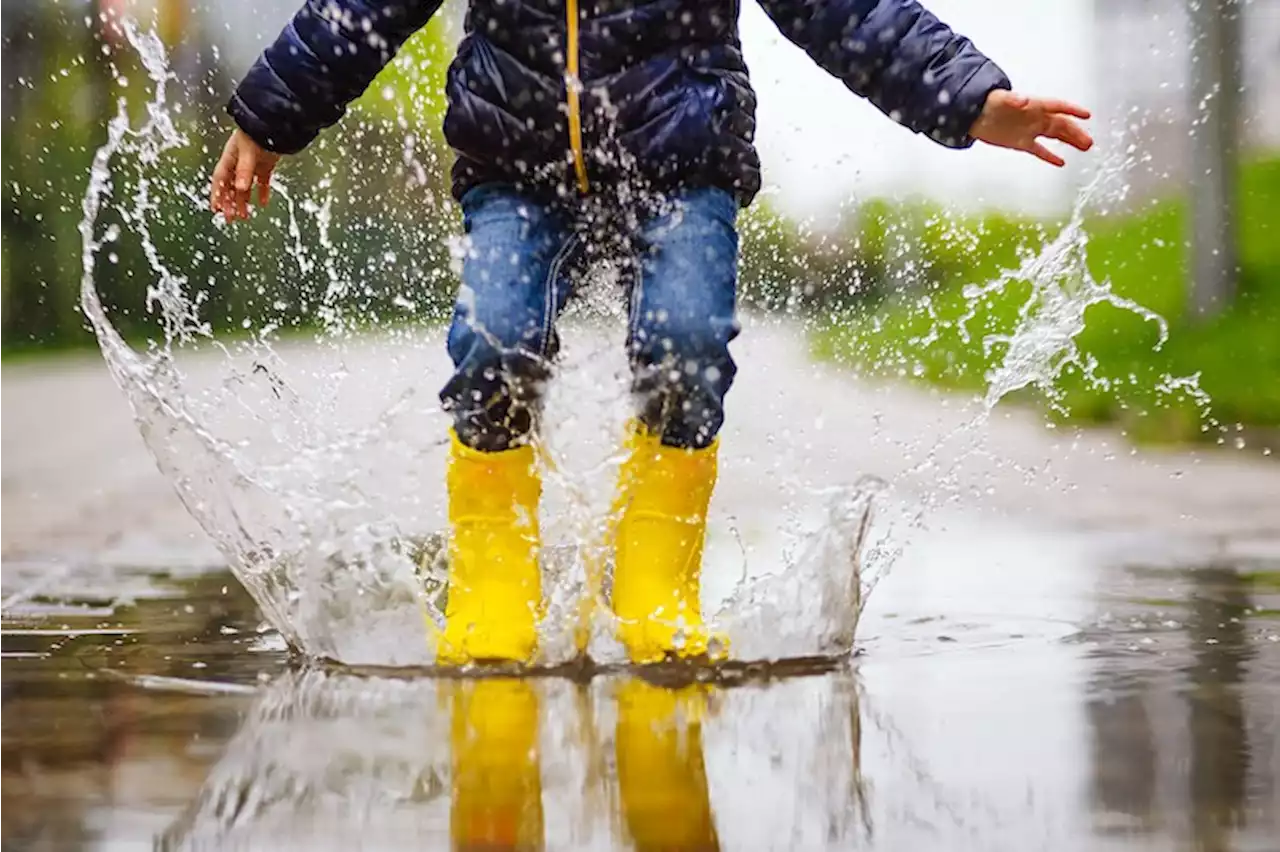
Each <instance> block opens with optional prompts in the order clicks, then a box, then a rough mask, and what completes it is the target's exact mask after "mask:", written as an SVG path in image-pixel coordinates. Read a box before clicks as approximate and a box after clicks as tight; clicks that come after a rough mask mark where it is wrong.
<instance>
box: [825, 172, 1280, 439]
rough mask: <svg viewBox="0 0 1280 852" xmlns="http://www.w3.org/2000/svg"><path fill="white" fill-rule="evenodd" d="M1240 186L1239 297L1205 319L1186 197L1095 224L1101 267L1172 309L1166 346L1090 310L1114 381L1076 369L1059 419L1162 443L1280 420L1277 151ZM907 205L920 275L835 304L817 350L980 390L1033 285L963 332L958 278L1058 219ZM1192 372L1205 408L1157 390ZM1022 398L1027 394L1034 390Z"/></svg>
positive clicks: (979, 279) (997, 260)
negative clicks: (912, 284) (918, 210)
mask: <svg viewBox="0 0 1280 852" xmlns="http://www.w3.org/2000/svg"><path fill="white" fill-rule="evenodd" d="M1240 189H1241V194H1240V244H1241V267H1242V269H1241V278H1240V288H1239V292H1238V294H1237V296H1236V298H1235V300H1234V302H1233V303H1232V304H1231V305H1230V306H1229V307H1228V308H1227V309H1226V310H1224V311H1223V312H1222V313H1220V314H1219V315H1217V316H1215V317H1214V318H1212V319H1210V320H1205V321H1197V320H1194V319H1193V318H1192V317H1190V316H1188V313H1187V299H1186V290H1187V283H1186V282H1187V262H1188V260H1187V255H1188V251H1187V246H1186V233H1187V222H1186V215H1187V214H1186V207H1185V204H1184V203H1183V202H1182V201H1181V200H1178V199H1170V200H1165V201H1161V202H1158V203H1156V204H1154V205H1152V206H1150V207H1148V208H1147V209H1145V210H1144V211H1142V212H1140V213H1134V214H1129V215H1126V216H1116V217H1098V218H1094V219H1092V220H1091V221H1088V222H1087V223H1086V226H1085V230H1086V232H1087V234H1088V244H1087V258H1088V260H1087V265H1088V268H1089V270H1090V272H1091V273H1092V275H1093V276H1094V277H1095V278H1096V279H1097V280H1099V281H1102V280H1106V281H1109V282H1110V284H1111V287H1112V290H1113V291H1114V292H1115V293H1116V294H1117V295H1120V296H1123V297H1125V298H1128V299H1131V300H1133V301H1135V302H1137V303H1139V304H1141V305H1143V306H1145V307H1146V308H1148V309H1150V310H1152V311H1155V312H1156V313H1159V314H1160V315H1161V316H1163V317H1164V318H1165V319H1166V320H1167V321H1168V323H1169V338H1168V341H1167V342H1166V343H1165V345H1164V346H1163V347H1160V348H1157V343H1158V337H1159V332H1158V328H1157V326H1156V325H1155V324H1154V323H1151V322H1148V321H1146V320H1144V319H1143V318H1142V317H1140V316H1138V315H1137V314H1134V313H1131V312H1128V311H1124V310H1120V309H1117V308H1115V307H1112V306H1110V305H1097V306H1094V307H1092V308H1090V309H1089V311H1088V312H1087V313H1086V315H1085V321H1086V324H1085V328H1084V330H1083V331H1081V332H1080V334H1079V335H1078V337H1077V338H1076V339H1077V342H1078V344H1079V348H1080V350H1081V352H1082V353H1084V354H1085V356H1086V359H1087V358H1092V359H1096V367H1095V369H1094V372H1095V374H1096V375H1097V376H1098V377H1101V378H1102V379H1104V380H1105V382H1106V386H1104V387H1099V386H1098V385H1097V384H1095V383H1093V382H1090V381H1087V380H1086V379H1085V378H1084V377H1083V376H1082V375H1081V374H1080V371H1079V370H1078V369H1074V368H1070V367H1069V368H1068V369H1067V370H1065V371H1064V374H1063V375H1062V376H1061V377H1060V378H1059V379H1058V380H1057V382H1056V383H1055V397H1056V399H1055V400H1054V402H1055V405H1054V409H1055V410H1054V411H1053V412H1052V416H1053V417H1055V418H1056V419H1059V420H1066V421H1069V422H1076V423H1118V424H1120V425H1121V426H1122V427H1123V428H1125V429H1126V430H1128V431H1130V432H1131V433H1132V434H1133V435H1134V437H1136V438H1138V439H1141V440H1148V441H1159V442H1167V441H1187V440H1196V439H1204V438H1206V437H1207V438H1210V439H1213V440H1218V439H1219V438H1220V437H1222V436H1223V435H1224V433H1225V434H1226V435H1228V436H1229V435H1233V434H1234V433H1235V429H1236V424H1243V425H1244V426H1248V427H1263V428H1271V427H1275V426H1276V425H1277V424H1280V215H1278V214H1277V212H1276V211H1278V210H1280V159H1270V160H1266V161H1261V162H1255V163H1250V164H1248V165H1247V166H1246V167H1245V168H1244V169H1243V172H1242V178H1241V187H1240ZM877 215H883V214H877ZM900 215H902V216H903V217H904V218H903V219H901V220H899V225H898V227H899V230H904V229H905V230H906V231H909V232H910V233H911V237H912V238H913V239H915V240H916V241H917V248H916V253H917V255H918V256H919V257H921V258H923V261H924V262H923V266H924V268H925V269H926V270H927V271H926V273H924V274H923V275H921V276H918V277H920V278H924V279H925V280H924V282H923V283H922V284H920V285H919V286H918V287H917V289H916V290H915V292H914V293H911V294H909V295H898V296H895V297H890V298H887V299H885V300H882V301H879V302H877V303H874V304H870V303H864V304H863V305H861V306H859V307H857V308H855V309H853V310H851V311H848V312H844V313H842V314H840V315H839V317H838V319H837V320H836V321H834V322H830V323H826V324H824V325H823V326H822V327H821V328H820V329H819V330H818V331H817V332H816V335H815V340H814V347H815V350H816V352H817V353H818V354H819V355H821V356H823V357H827V358H831V359H834V360H838V361H841V362H843V363H848V364H850V365H851V366H854V367H856V368H857V369H859V370H860V371H861V372H863V373H864V374H868V375H871V376H878V377H888V378H909V379H913V380H919V381H925V382H929V383H933V384H937V385H940V386H944V387H950V388H959V389H973V390H976V389H981V388H984V387H985V386H986V384H987V381H986V375H987V373H988V371H989V370H990V369H991V368H992V367H993V366H994V365H995V364H997V363H999V361H1000V360H1001V358H1002V356H1003V353H1004V347H1003V346H1001V345H996V346H994V347H993V348H992V351H991V352H989V353H987V352H984V346H983V343H982V339H983V337H984V336H985V335H989V334H993V333H997V334H998V333H1007V332H1009V331H1010V330H1012V329H1013V328H1014V326H1015V324H1016V321H1017V316H1018V310H1019V309H1020V308H1021V307H1022V305H1023V304H1024V302H1025V301H1026V299H1027V297H1028V295H1029V294H1030V292H1031V288H1030V285H1029V284H1027V283H1026V282H1011V283H1010V284H1009V285H1008V286H1006V287H1005V288H1004V289H1003V290H1002V291H1001V292H999V293H997V294H995V295H993V296H992V297H990V298H987V299H985V300H983V301H981V303H980V304H978V305H977V306H976V310H974V312H973V315H972V318H971V319H970V321H969V322H968V323H967V329H968V331H969V334H970V336H969V339H967V340H966V339H965V337H964V336H963V334H962V333H961V324H960V319H961V318H962V317H963V316H964V315H965V314H966V311H969V310H973V307H972V306H971V305H970V304H969V301H968V300H966V299H965V297H964V295H963V292H962V290H963V288H964V286H965V285H967V284H982V283H984V282H988V281H993V280H995V279H996V278H997V277H998V276H999V275H1000V273H1001V272H1002V271H1003V270H1008V269H1016V268H1017V267H1018V265H1019V256H1020V251H1026V250H1030V251H1038V250H1039V249H1040V248H1041V246H1043V244H1044V243H1045V241H1046V240H1047V239H1051V238H1052V237H1053V236H1055V235H1056V234H1057V233H1058V230H1059V228H1060V225H1044V224H1038V223H1035V222H1031V221H1019V220H1014V219H1008V218H1004V217H983V218H972V219H968V220H963V221H959V222H956V221H955V220H954V219H953V220H950V221H951V223H950V225H948V226H947V227H946V229H945V230H943V226H941V225H939V224H938V222H939V221H941V217H938V216H936V215H935V216H933V217H932V218H931V219H929V220H928V221H931V222H933V224H932V225H925V226H923V227H922V226H921V225H920V223H921V222H923V221H926V220H925V219H924V218H922V217H921V216H920V215H919V214H914V215H913V214H911V213H909V212H908V213H904V214H900ZM1196 374H1198V375H1199V384H1200V387H1201V388H1202V389H1203V390H1204V391H1205V392H1206V393H1207V394H1208V395H1209V396H1210V397H1211V400H1212V402H1211V405H1210V416H1208V417H1204V416H1203V415H1202V411H1201V406H1200V405H1198V404H1197V403H1196V402H1195V401H1194V400H1193V399H1191V398H1190V397H1189V396H1188V395H1186V394H1181V393H1162V392H1160V391H1158V390H1157V386H1158V385H1159V384H1160V383H1161V381H1162V379H1164V377H1166V376H1174V377H1178V376H1190V375H1196ZM1015 398H1020V399H1022V400H1023V401H1026V399H1027V394H1025V393H1020V394H1016V395H1015ZM1041 401H1042V402H1043V401H1044V400H1043V398H1041ZM1217 424H1221V426H1220V427H1219V426H1218V425H1217ZM1228 440H1230V438H1229V437H1228Z"/></svg>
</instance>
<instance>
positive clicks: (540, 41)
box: [211, 0, 1092, 663]
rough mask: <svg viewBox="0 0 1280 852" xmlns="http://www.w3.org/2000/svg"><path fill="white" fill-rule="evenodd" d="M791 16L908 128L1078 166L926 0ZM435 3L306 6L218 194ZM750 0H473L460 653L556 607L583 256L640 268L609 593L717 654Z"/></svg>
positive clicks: (840, 6)
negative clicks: (548, 503) (547, 586)
mask: <svg viewBox="0 0 1280 852" xmlns="http://www.w3.org/2000/svg"><path fill="white" fill-rule="evenodd" d="M760 2H761V4H762V5H763V6H764V9H765V11H766V12H767V13H768V14H769V15H770V17H772V18H773V20H774V21H775V23H776V24H777V25H778V27H779V28H780V29H781V30H782V32H783V33H784V34H785V35H786V36H787V38H789V39H790V40H791V41H793V42H794V43H795V44H797V45H799V46H800V47H801V48H803V49H804V50H806V51H807V52H808V53H809V55H810V56H811V57H812V58H813V59H814V61H816V62H817V63H818V64H819V65H821V66H822V67H823V68H824V69H825V70H827V71H828V72H830V73H831V74H833V75H835V76H836V77H838V78H839V79H840V80H842V81H843V82H844V83H845V85H846V86H848V87H849V88H850V89H851V90H853V91H854V92H855V93H857V94H859V95H861V96H863V97H865V98H867V99H869V100H870V101H871V102H872V103H873V104H875V106H877V107H878V108H879V109H880V110H882V111H883V112H885V113H886V114H888V115H889V117H891V118H892V119H894V120H895V121H897V122H899V123H901V124H903V125H905V126H906V127H908V128H910V129H911V130H913V131H915V132H917V133H924V134H926V135H928V136H929V138H931V139H933V140H934V141H935V142H938V143H939V144H942V145H944V146H947V147H951V148H965V147H968V146H970V145H972V144H973V142H974V140H981V141H983V142H986V143H988V144H991V145H998V146H1001V147H1005V148H1014V149H1017V150H1022V151H1027V152H1029V153H1031V154H1034V155H1035V156H1037V157H1039V158H1040V159H1042V160H1045V161H1047V162H1049V163H1052V164H1053V165H1056V166H1060V165H1062V162H1063V161H1062V160H1061V158H1059V157H1058V156H1057V155H1056V154H1054V153H1052V152H1050V151H1049V150H1048V149H1047V148H1045V147H1044V146H1043V145H1042V144H1041V143H1040V142H1039V141H1038V140H1039V138H1040V137H1048V138H1052V139H1057V140H1060V141H1063V142H1066V143H1067V144H1069V145H1072V146H1073V147H1075V148H1077V149H1079V150H1081V151H1084V150H1088V148H1089V147H1090V146H1091V145H1092V140H1091V139H1090V137H1089V135H1088V134H1087V133H1086V132H1085V131H1084V129H1083V128H1082V127H1081V126H1080V125H1079V124H1077V123H1076V122H1075V121H1074V120H1073V119H1072V117H1073V116H1074V117H1075V118H1088V117H1089V116H1088V113H1087V112H1086V111H1085V110H1083V109H1081V108H1080V107H1077V106H1074V105H1072V104H1069V103H1065V102H1062V101H1056V100H1039V99H1035V98H1029V97H1026V96H1024V95H1018V94H1014V93H1013V92H1011V91H1010V85H1009V80H1008V78H1007V77H1006V76H1005V74H1004V73H1003V72H1002V71H1001V70H1000V69H999V68H998V67H997V66H996V65H995V63H993V62H992V61H991V60H989V59H987V58H986V57H985V56H984V55H983V54H982V53H980V52H979V51H978V50H977V49H976V48H975V47H974V46H973V44H971V43H970V42H969V41H968V40H967V39H965V38H963V37H961V36H959V35H957V34H955V33H953V32H952V31H951V30H950V29H948V28H947V26H946V25H944V24H943V23H942V22H941V21H939V20H938V19H937V18H935V17H934V16H933V15H931V14H930V13H929V12H928V11H926V10H925V9H924V8H922V7H921V6H920V5H919V4H918V3H917V2H915V0H760ZM440 4H441V0H306V5H305V6H304V7H303V9H302V10H301V11H300V12H298V14H297V15H296V16H295V17H294V18H293V20H292V21H291V22H290V23H289V25H288V26H287V27H286V28H285V30H284V31H283V32H282V33H281V34H280V36H279V38H277V39H276V41H275V43H274V44H272V45H271V46H270V47H268V48H267V50H266V51H265V52H264V53H263V54H262V56H261V58H259V59H258V61H257V62H256V63H255V64H254V65H253V67H252V68H251V69H250V70H249V73H248V75H247V76H246V77H245V79H244V81H243V82H242V83H241V84H240V86H239V88H238V89H237V91H236V93H235V95H234V96H233V97H232V99H231V103H230V106H229V110H230V113H231V115H232V117H233V118H234V119H235V121H236V123H237V124H238V125H239V129H238V130H236V131H235V132H234V133H233V134H232V136H231V139H230V140H229V141H228V142H227V145H226V148H225V149H224V151H223V153H222V157H221V159H220V161H219V162H218V165H217V168H216V170H215V171H214V174H213V185H212V198H211V204H212V207H213V210H214V211H215V212H219V213H222V214H223V215H224V216H225V217H226V218H227V219H229V220H231V219H243V218H245V217H246V216H247V215H248V205H249V200H250V196H251V190H252V188H253V186H254V184H255V183H256V185H257V190H258V193H257V201H258V204H259V205H262V204H266V203H267V198H268V193H269V188H268V187H269V181H270V177H271V172H272V170H273V169H274V168H275V166H276V163H277V162H278V161H279V159H280V156H281V155H283V154H294V153H297V152H298V151H301V150H302V149H303V148H305V147H306V146H307V145H308V144H309V143H310V142H311V141H312V140H313V139H314V138H315V137H316V135H317V134H318V133H319V132H320V130H321V129H323V128H325V127H328V126H329V125H331V124H333V123H335V122H336V121H338V119H340V118H341V117H342V115H343V113H344V111H345V108H346V106H347V104H348V103H350V102H351V101H352V100H353V99H355V98H356V97H357V96H359V95H360V94H361V93H362V92H363V91H364V90H365V88H366V87H367V86H368V85H369V83H370V82H371V81H372V80H373V78H374V77H375V76H376V75H377V73H378V72H379V70H381V69H382V67H383V66H385V65H386V64H387V62H388V61H390V59H391V58H392V56H393V55H394V53H395V51H396V49H397V48H399V47H400V45H401V44H403V43H404V41H405V40H406V39H407V38H408V37H409V36H410V35H412V34H413V33H414V32H415V31H416V30H418V29H419V28H420V27H422V26H423V25H424V24H426V22H427V20H428V19H429V18H430V17H431V15H432V14H433V13H434V12H435V11H436V10H437V9H438V8H439V6H440ZM738 7H739V0H648V2H640V0H470V5H469V8H468V12H467V19H466V36H465V38H463V40H462V42H461V44H460V45H459V47H458V53H457V57H456V58H455V59H454V61H453V63H452V64H451V66H450V67H449V73H448V81H447V83H446V92H447V95H448V112H447V115H446V116H445V120H444V131H445V137H446V139H447V140H448V142H449V145H450V146H451V147H452V148H453V150H454V152H455V154H456V161H455V163H454V166H453V173H452V177H453V193H454V195H455V197H456V198H457V199H458V200H459V201H460V202H461V206H462V211H463V216H464V226H465V230H466V233H467V235H468V245H469V249H468V251H467V254H466V257H465V260H464V262H463V268H462V279H463V293H462V295H460V296H459V299H458V303H457V307H456V309H455V311H454V316H453V324H452V327H451V329H450V331H449V336H448V350H449V355H450V356H451V358H452V359H453V363H454V365H455V367H456V370H455V372H454V374H453V377H452V378H451V379H450V380H449V382H448V384H447V385H446V386H445V388H444V390H443V391H442V393H441V399H442V400H443V402H444V405H445V407H446V408H447V409H448V410H449V411H450V412H451V413H452V415H453V418H454V428H453V435H452V450H451V456H450V461H449V467H448V477H447V479H448V490H449V520H450V524H451V528H452V534H451V540H450V560H449V596H448V605H447V607H446V613H445V616H446V622H447V626H446V629H445V632H444V635H443V637H442V641H441V643H440V646H441V647H440V653H439V658H440V660H441V662H444V663H465V662H470V661H476V660H507V661H519V662H527V661H530V660H531V659H533V657H534V655H535V653H536V644H537V633H536V629H535V628H536V625H537V619H538V616H539V613H540V612H541V600H542V595H541V584H540V579H539V569H538V561H537V555H538V546H539V545H538V520H537V517H538V500H539V496H540V493H541V487H540V482H539V478H538V471H537V467H536V464H535V458H534V453H533V448H532V447H531V446H530V439H531V436H532V435H533V434H534V433H535V431H536V428H537V420H538V399H539V395H540V389H541V386H542V384H543V381H544V380H545V378H546V377H547V376H548V375H549V372H548V360H549V359H550V358H552V357H553V356H554V354H555V350H556V334H555V320H556V317H557V315H558V314H559V312H560V310H561V309H562V308H563V307H564V305H565V301H566V299H567V298H568V297H569V295H570V290H571V286H572V280H573V279H572V274H571V273H572V271H573V269H574V268H575V265H576V264H578V263H580V262H582V261H583V260H597V259H606V260H609V261H610V262H612V263H614V264H615V265H616V266H617V267H618V268H621V269H622V270H623V273H624V281H625V283H626V286H627V295H628V299H629V305H630V311H629V316H630V321H629V329H628V336H627V353H628V355H629V357H630V361H631V364H632V368H633V372H634V382H633V388H634V391H635V394H636V400H637V417H636V424H635V426H634V428H633V430H632V434H631V436H630V447H629V449H630V452H629V456H628V459H627V461H626V462H625V463H624V464H623V467H622V472H621V481H620V485H619V491H618V494H619V498H618V504H617V507H616V512H617V513H616V517H615V520H614V522H613V523H612V524H611V526H612V530H611V537H612V547H613V553H614V576H613V587H612V606H613V609H614V612H615V614H616V615H617V617H618V625H619V627H618V630H619V638H620V639H621V640H622V642H623V644H624V645H625V646H626V648H627V650H628V653H629V654H630V656H631V658H632V660H633V661H635V662H638V663H647V662H653V661H658V660H662V659H664V658H667V657H670V656H678V657H697V656H703V655H706V654H707V653H708V652H709V651H711V652H713V653H716V652H719V651H720V650H722V645H721V643H718V642H715V641H712V637H710V636H709V635H708V631H707V629H706V628H705V627H704V625H703V622H702V618H701V614H700V612H699V591H698V590H699V574H700V570H701V568H700V566H701V558H702V546H703V539H704V534H705V528H706V513H707V506H708V503H709V501H710V499H711V492H712V488H713V486H714V484H715V478H716V449H717V441H716V435H717V433H718V432H719V431H720V427H721V424H722V422H723V420H724V409H723V402H724V398H725V394H726V393H727V392H728V390H729V387H730V385H731V384H732V382H733V378H734V362H733V358H732V357H731V356H730V353H729V343H730V342H731V341H732V340H733V339H734V337H735V336H736V335H737V334H738V323H737V321H736V319H735V289H736V283H737V274H736V265H737V254H738V235H737V232H736V230H735V226H734V220H735V217H736V214H737V211H738V210H739V209H741V208H743V207H745V206H746V205H748V204H749V203H750V202H751V200H752V198H753V196H755V194H756V192H757V190H759V188H760V162H759V159H758V157H757V155H756V151H755V149H754V147H753V146H752V137H753V135H754V131H755V96H754V94H753V92H752V89H751V84H750V82H749V80H748V77H747V67H746V64H745V63H744V61H743V56H742V49H741V46H740V44H739V41H738Z"/></svg>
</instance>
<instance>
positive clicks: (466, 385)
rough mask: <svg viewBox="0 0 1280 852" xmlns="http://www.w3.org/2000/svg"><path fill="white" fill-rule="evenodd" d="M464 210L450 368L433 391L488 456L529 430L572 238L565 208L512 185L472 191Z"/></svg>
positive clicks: (463, 434)
mask: <svg viewBox="0 0 1280 852" xmlns="http://www.w3.org/2000/svg"><path fill="white" fill-rule="evenodd" d="M462 208H463V214H464V217H465V227H466V234H467V242H468V244H467V253H466V256H465V257H464V259H463V263H462V290H461V291H460V292H459V295H458V301H457V305H456V306H455V308H454V314H453V325H452V326H451V328H450V329H449V341H448V346H449V355H450V357H451V358H452V359H453V363H454V366H455V371H454V374H453V377H452V378H451V379H450V380H449V382H448V384H447V385H445V387H444V389H443V390H442V391H441V394H440V397H441V400H442V401H443V403H444V405H445V407H446V408H447V409H449V410H450V411H451V412H452V413H453V415H454V423H455V428H456V430H457V433H458V438H459V440H461V441H462V442H463V443H464V444H466V445H467V446H468V447H472V448H474V449H478V450H482V451H485V452H495V451H500V450H505V449H508V448H510V447H514V446H519V445H521V444H523V443H524V442H525V440H526V439H527V437H528V435H529V433H530V431H531V430H532V428H533V425H534V420H535V419H536V415H537V408H538V402H539V397H540V395H541V390H542V385H543V383H544V382H545V380H546V379H547V377H548V373H549V371H548V362H547V359H548V357H549V356H550V355H552V354H553V349H554V346H555V329H554V323H555V318H556V316H557V315H558V314H559V312H560V311H561V309H563V307H564V303H565V300H566V299H567V298H568V295H569V294H568V289H569V287H568V280H567V277H566V276H565V275H564V267H565V266H566V265H567V263H566V261H567V259H568V258H569V256H570V254H571V253H572V252H573V250H574V248H575V246H576V243H577V238H575V237H574V236H573V235H572V231H571V229H570V228H569V226H568V223H567V221H566V219H565V217H564V216H563V215H562V214H560V213H559V212H557V211H553V210H549V209H547V208H546V207H545V206H543V205H541V204H538V203H536V202H534V201H533V200H531V199H529V198H527V197H525V196H523V195H521V194H519V193H517V192H516V191H515V190H513V189H511V188H510V187H506V186H500V185H488V186H482V187H479V188H477V189H475V190H472V191H471V192H470V193H469V194H468V195H467V196H466V197H465V198H464V199H463V200H462Z"/></svg>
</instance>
